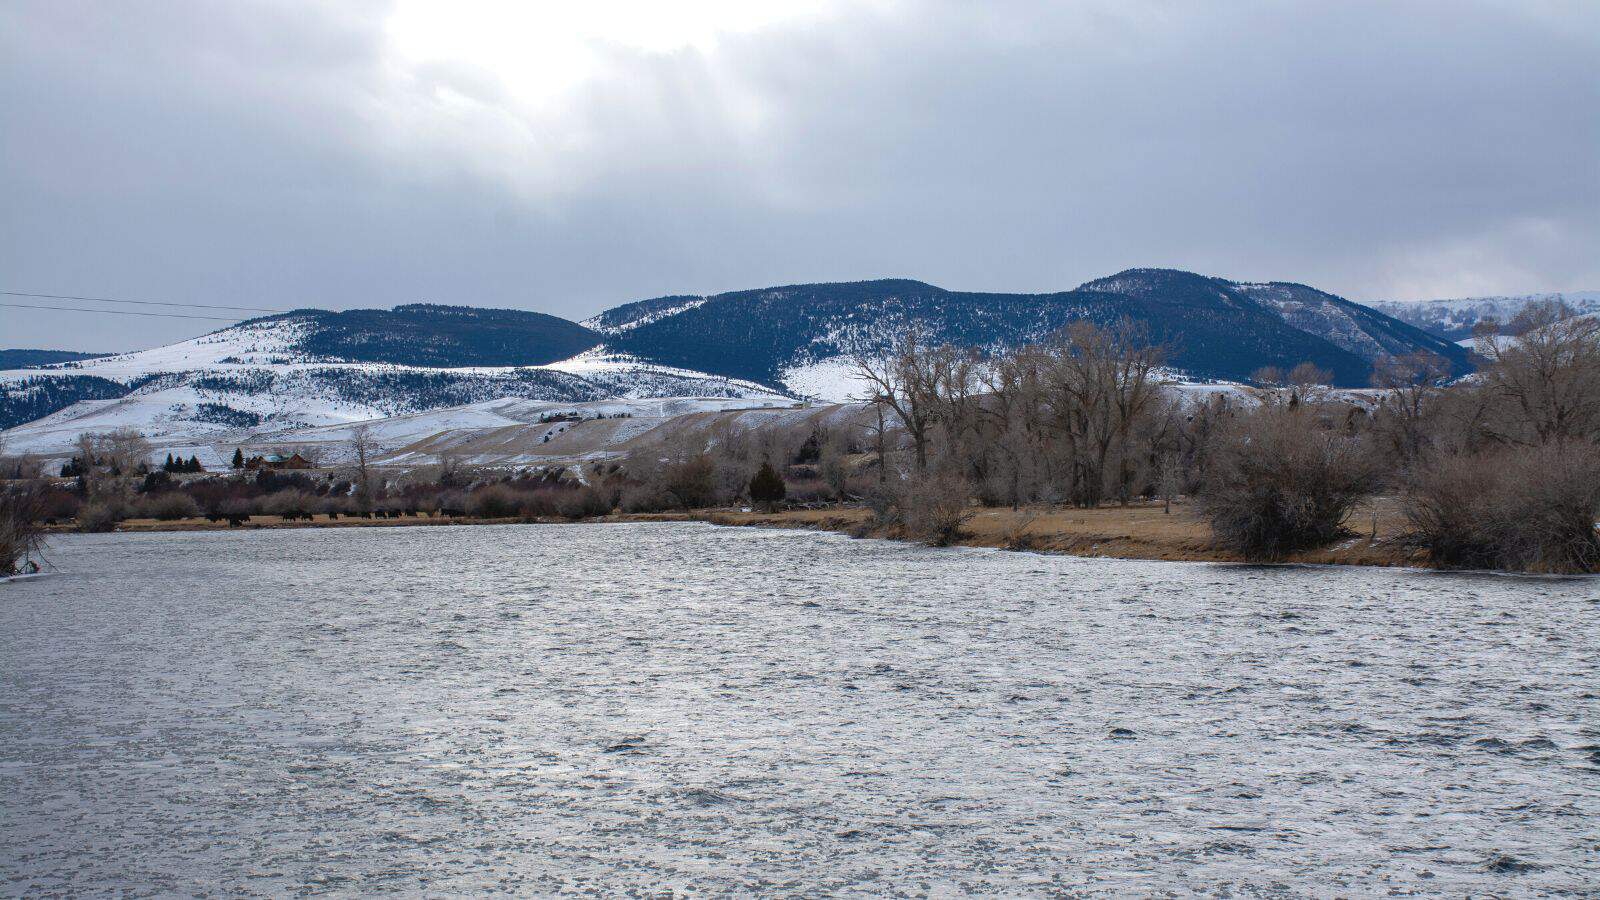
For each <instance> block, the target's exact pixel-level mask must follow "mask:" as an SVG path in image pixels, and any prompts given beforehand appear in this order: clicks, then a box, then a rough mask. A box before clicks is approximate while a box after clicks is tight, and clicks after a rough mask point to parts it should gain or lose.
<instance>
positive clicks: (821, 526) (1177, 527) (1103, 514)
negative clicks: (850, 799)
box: [50, 500, 1425, 566]
mask: <svg viewBox="0 0 1600 900" xmlns="http://www.w3.org/2000/svg"><path fill="white" fill-rule="evenodd" d="M519 521H521V520H519V519H469V518H451V517H448V516H438V517H417V516H407V517H404V518H395V519H352V518H339V519H332V520H330V519H328V518H327V517H326V516H320V515H319V516H317V517H316V518H315V519H313V520H312V521H310V522H306V521H302V520H294V521H286V520H283V519H280V518H278V517H276V516H256V517H254V518H252V519H251V520H250V521H249V522H247V523H245V524H244V525H242V526H240V527H241V528H244V529H260V528H385V527H395V526H418V525H438V526H456V525H484V524H507V523H515V522H519ZM551 521H563V520H551ZM586 521H587V522H590V523H596V524H604V523H608V522H709V523H711V524H714V525H726V526H742V527H760V528H799V529H809V530H817V531H837V532H842V533H845V534H851V535H855V536H857V537H876V538H889V539H895V538H899V537H902V536H901V535H899V534H897V533H896V532H895V531H894V530H892V529H883V528H878V527H875V526H874V525H873V524H872V514H871V512H870V511H869V510H867V509H864V508H860V507H851V506H841V507H831V508H827V509H794V510H783V511H780V512H775V513H765V512H756V511H748V512H747V511H744V510H741V509H706V510H694V511H689V512H677V513H639V514H619V515H612V516H605V517H603V518H598V519H589V520H586ZM1403 525H1404V521H1403V519H1402V518H1401V517H1400V514H1399V511H1398V509H1396V508H1395V506H1394V504H1392V503H1390V502H1386V501H1384V500H1378V501H1375V502H1373V503H1372V504H1370V505H1369V506H1368V507H1366V508H1363V509H1361V510H1358V511H1357V514H1356V515H1355V516H1353V517H1352V519H1351V522H1350V527H1351V529H1352V530H1353V531H1358V532H1360V534H1359V535H1357V536H1352V537H1350V538H1347V539H1346V540H1344V541H1341V542H1339V543H1338V544H1336V545H1334V546H1332V547H1327V548H1324V549H1322V550H1315V551H1312V552H1309V553H1302V554H1297V555H1295V556H1293V557H1291V558H1290V559H1288V560H1286V561H1287V562H1296V563H1321V564H1340V565H1359V566H1400V565H1424V564H1425V561H1424V560H1423V559H1422V557H1421V555H1420V554H1418V553H1417V552H1416V551H1413V550H1411V549H1409V548H1406V547H1404V546H1402V545H1401V542H1400V541H1399V536H1400V534H1401V530H1402V528H1403ZM228 527H229V526H228V524H227V523H226V522H208V521H206V520H205V519H180V520H177V521H167V522H162V521H157V520H155V519H129V520H127V521H124V522H122V523H121V524H120V525H119V526H118V528H117V530H118V531H124V532H133V531H223V530H227V529H228ZM50 530H51V531H53V532H57V533H61V532H71V531H74V530H75V529H74V528H73V527H72V526H70V525H57V526H54V527H53V528H51V529H50ZM955 544H956V545H958V546H966V547H998V548H1004V549H1011V550H1029V551H1034V552H1040V553H1063V554H1069V555H1073V556H1090V557H1112V558H1120V559H1165V560H1201V561H1210V562H1238V561H1241V560H1240V558H1239V557H1238V556H1237V555H1236V554H1233V553H1230V552H1227V551H1224V550H1221V549H1218V548H1216V547H1214V546H1213V545H1212V541H1211V530H1210V528H1209V527H1208V526H1207V525H1206V524H1205V523H1204V522H1203V521H1201V520H1200V519H1199V518H1198V517H1197V516H1195V514H1194V513H1193V511H1192V510H1191V509H1190V508H1188V507H1186V506H1183V505H1174V506H1173V507H1172V511H1171V512H1170V513H1167V512H1164V511H1163V508H1162V506H1161V505H1160V504H1148V505H1135V506H1129V507H1103V508H1101V509H1093V510H1078V509H1023V510H1016V511H1014V510H1011V509H1006V508H983V509H975V510H974V511H973V515H972V518H971V519H969V520H968V521H967V523H966V525H965V526H964V527H963V529H962V536H961V538H960V539H959V540H957V541H956V542H955Z"/></svg>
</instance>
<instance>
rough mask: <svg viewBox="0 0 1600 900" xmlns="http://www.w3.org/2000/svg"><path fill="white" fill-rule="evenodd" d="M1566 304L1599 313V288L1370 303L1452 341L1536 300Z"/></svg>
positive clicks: (1508, 316)
mask: <svg viewBox="0 0 1600 900" xmlns="http://www.w3.org/2000/svg"><path fill="white" fill-rule="evenodd" d="M1547 301H1554V302H1557V303H1563V304H1565V305H1566V306H1568V307H1569V308H1571V309H1572V310H1573V311H1574V312H1576V313H1579V314H1583V315H1597V314H1600V291H1567V292H1564V293H1552V294H1521V295H1517V296H1504V297H1461V298H1458V299H1453V300H1376V301H1373V302H1372V303H1368V304H1367V305H1368V306H1370V307H1372V308H1373V309H1376V310H1378V311H1379V312H1381V313H1383V314H1384V315H1387V316H1393V317H1394V318H1396V319H1399V320H1400V321H1402V322H1407V323H1410V324H1412V325H1415V326H1417V327H1418V328H1421V329H1422V330H1424V331H1427V332H1428V333H1430V334H1434V335H1437V336H1438V337H1441V338H1444V339H1445V340H1450V341H1466V340H1468V339H1470V338H1471V337H1472V328H1473V326H1475V325H1477V324H1478V323H1479V322H1481V321H1483V320H1484V319H1494V320H1495V321H1496V322H1500V323H1502V324H1504V323H1507V322H1510V321H1511V320H1512V319H1515V318H1516V317H1517V314H1518V313H1520V312H1522V311H1523V310H1524V309H1527V308H1528V306H1530V305H1531V304H1534V303H1541V302H1547Z"/></svg>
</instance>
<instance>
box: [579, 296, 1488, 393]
mask: <svg viewBox="0 0 1600 900" xmlns="http://www.w3.org/2000/svg"><path fill="white" fill-rule="evenodd" d="M1124 317H1127V318H1130V319H1133V320H1134V321H1137V322H1142V323H1144V324H1145V325H1146V326H1147V327H1148V328H1149V330H1150V334H1151V336H1152V337H1153V338H1154V339H1155V340H1157V341H1160V342H1163V343H1166V344H1168V345H1170V346H1171V347H1172V348H1173V355H1172V363H1173V365H1174V366H1176V367H1178V368H1180V369H1183V370H1185V371H1187V372H1190V373H1192V374H1194V375H1197V376H1201V377H1209V378H1220V379H1235V380H1242V379H1245V378H1248V377H1249V375H1250V373H1251V372H1253V371H1255V370H1256V369H1258V368H1260V367H1262V366H1267V365H1276V366H1280V367H1284V368H1289V367H1292V366H1294V365H1296V364H1298V363H1300V362H1312V363H1316V364H1317V365H1319V366H1322V367H1323V368H1325V369H1328V370H1329V371H1331V372H1333V374H1334V377H1335V380H1336V383H1338V384H1340V385H1346V386H1358V385H1365V384H1366V383H1367V379H1368V376H1369V374H1370V373H1371V369H1372V361H1373V360H1374V359H1376V358H1378V357H1379V356H1381V355H1383V354H1386V353H1406V352H1411V351H1413V350H1419V349H1420V350H1427V351H1429V352H1432V353H1436V354H1438V355H1441V356H1443V357H1446V358H1447V359H1449V360H1450V361H1451V364H1452V366H1453V367H1454V368H1455V369H1456V370H1457V371H1465V370H1466V369H1467V367H1468V364H1467V357H1466V353H1465V351H1463V350H1462V349H1461V348H1460V347H1456V346H1454V345H1452V344H1450V343H1449V342H1446V341H1443V340H1440V339H1438V338H1436V337H1433V336H1431V335H1428V334H1426V333H1424V332H1422V331H1421V330H1419V329H1417V328H1414V327H1412V326H1409V325H1406V324H1404V323H1402V322H1398V321H1395V320H1394V319H1391V318H1389V317H1387V316H1384V315H1382V314H1380V313H1377V312H1375V311H1373V310H1370V309H1367V308H1366V307H1363V306H1360V305H1358V304H1355V303H1351V302H1350V301H1348V300H1344V299H1341V298H1339V297H1335V296H1333V295H1331V294H1327V293H1324V292H1321V291H1317V290H1315V289H1313V288H1309V287H1305V286H1304V285H1297V284H1287V283H1277V282H1274V283H1269V284H1241V283H1235V282H1230V281H1225V280H1223V279H1219V278H1208V277H1205V276H1202V275H1195V274H1193V273H1190V272H1180V271H1175V270H1170V269H1130V270H1128V271H1126V272H1121V273H1118V274H1116V275H1113V276H1110V277H1108V278H1102V279H1098V280H1095V281H1091V282H1089V283H1087V284H1085V285H1083V286H1082V287H1079V288H1078V289H1076V290H1072V291H1064V292H1060V293H1054V294H995V293H974V292H966V291H948V290H945V289H943V288H938V287H934V286H933V285H930V284H925V283H923V282H920V281H908V280H882V281H863V282H851V283H842V284H806V285H790V286H787V287H777V288H767V289H763V290H755V291H739V292H735V293H729V294H718V295H716V296H712V297H664V298H660V299H658V300H652V301H643V302H640V303H633V304H628V305H627V306H622V307H617V308H616V309H613V310H609V311H607V312H606V313H602V314H601V315H599V316H596V317H595V318H593V319H590V320H589V324H590V325H591V326H593V327H595V328H596V329H597V330H600V331H603V332H606V333H607V337H606V344H607V346H608V347H609V348H611V349H614V350H618V351H622V352H625V353H629V354H632V355H635V356H638V357H641V358H644V359H650V360H653V361H656V362H660V363H663V364H666V365H672V366H678V367H682V368H687V369H695V370H700V371H707V372H716V373H718V374H723V375H728V376H731V377H736V378H743V379H748V380H752V381H758V382H762V383H768V384H772V383H779V382H782V381H783V380H784V379H785V373H787V372H790V371H792V370H794V369H797V368H803V367H806V366H809V365H813V364H816V363H819V362H823V361H826V360H828V359H832V358H837V357H840V356H848V355H852V354H855V353H859V352H866V353H873V352H878V351H882V350H884V349H886V348H887V347H889V346H890V345H892V343H893V342H894V341H895V340H896V339H897V338H898V337H899V336H900V335H902V334H904V333H905V332H906V330H907V329H908V328H909V327H910V326H911V325H912V323H916V325H917V327H918V328H920V329H921V330H923V331H924V332H925V333H926V334H927V337H928V339H930V340H934V341H939V342H949V343H954V344H960V345H972V346H978V347H982V348H985V349H987V350H991V351H994V350H1003V349H1005V348H1010V347H1017V346H1020V345H1023V344H1026V343H1028V342H1031V341H1037V340H1040V339H1042V338H1044V337H1046V336H1047V335H1049V334H1050V333H1051V332H1054V331H1056V330H1058V329H1060V328H1062V327H1063V326H1065V325H1067V324H1069V323H1071V322H1074V321H1079V320H1088V321H1091V322H1095V323H1099V324H1109V323H1112V322H1115V321H1117V320H1118V319H1121V318H1124Z"/></svg>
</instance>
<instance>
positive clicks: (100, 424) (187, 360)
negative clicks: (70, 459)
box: [0, 318, 793, 458]
mask: <svg viewBox="0 0 1600 900" xmlns="http://www.w3.org/2000/svg"><path fill="white" fill-rule="evenodd" d="M307 327H308V323H307V322H306V321H305V320H303V319H294V318H289V319H277V320H272V321H268V322H257V323H250V324H246V325H239V326H234V327H231V328H227V329H223V330H222V331H219V332H216V333H214V334H210V335H205V336H202V337H198V338H194V339H192V340H187V341H181V342H179V343H176V344H172V345H170V346H166V347H158V348H155V349H152V350H145V351H139V352H136V353H124V354H119V355H117V356H110V357H104V358H100V359H94V360H85V361H82V362H76V363H67V364H61V365H56V366H47V367H40V368H30V369H14V370H9V371H0V388H4V387H5V386H6V385H12V386H15V385H16V384H17V383H18V382H22V381H25V380H28V379H34V378H40V377H47V378H70V377H74V376H95V377H99V378H105V379H109V380H112V381H118V382H121V383H123V384H133V383H135V382H137V381H139V380H141V379H149V378H150V377H151V376H160V377H157V378H155V379H154V380H153V381H148V382H147V383H143V384H140V385H139V386H137V387H136V388H135V389H134V390H133V391H132V392H131V393H129V394H128V395H127V396H124V397H122V398H119V399H115V400H85V401H81V402H79V403H77V404H74V405H72V406H70V407H67V408H66V409H62V410H58V411H56V412H54V413H52V414H50V415H48V416H45V417H44V418H42V419H38V420H36V421H33V422H29V423H26V424H23V425H20V426H17V427H15V428H12V429H10V430H8V431H6V432H4V436H5V441H6V446H7V449H8V452H12V453H31V454H37V455H43V456H46V457H51V458H65V457H66V456H67V455H68V454H70V451H71V447H72V445H73V443H74V442H75V441H76V439H77V437H78V435H80V434H82V433H83V432H86V431H109V430H112V429H115V428H123V427H127V428H136V429H138V430H139V431H141V432H143V433H144V434H145V435H146V437H147V438H148V439H149V440H150V441H151V442H152V444H153V445H155V446H156V448H157V449H158V450H159V451H160V452H161V454H162V455H164V453H165V452H166V450H167V449H169V448H177V447H180V446H181V447H190V446H197V445H207V444H215V445H220V444H223V443H229V444H239V443H246V442H249V443H252V444H260V443H263V442H267V441H270V440H273V439H276V438H277V437H278V436H280V435H284V436H287V435H288V434H289V433H290V432H295V431H299V430H303V429H307V428H317V427H323V426H334V427H338V426H343V425H347V424H349V423H353V422H359V421H365V420H375V419H383V420H384V421H385V422H392V423H404V422H414V423H417V424H416V426H415V428H412V427H410V426H407V425H404V424H396V425H392V426H385V427H394V428H400V429H402V430H403V431H404V433H405V434H406V435H410V436H411V438H410V439H411V440H415V439H416V436H417V435H418V434H420V429H425V428H429V427H431V428H432V429H433V431H431V432H428V433H430V434H431V433H437V432H439V431H447V430H451V429H456V428H473V427H477V428H482V427H495V426H500V425H506V424H516V423H517V422H518V421H531V420H532V419H525V420H517V419H510V420H506V421H492V420H490V419H485V418H483V416H484V415H487V414H488V413H486V412H485V410H489V409H493V408H498V407H495V404H497V403H510V404H513V405H515V404H519V403H520V404H536V407H535V408H537V409H546V408H553V407H556V406H565V407H567V408H572V407H573V404H572V403H571V402H565V403H563V402H562V398H563V397H568V398H590V397H594V396H597V395H598V396H610V397H614V398H616V400H615V401H602V402H601V403H600V404H598V405H595V404H584V403H579V404H577V405H578V406H592V407H593V409H592V411H591V412H590V415H591V416H592V415H594V414H596V412H598V411H599V410H600V409H602V408H607V407H606V404H607V403H611V407H610V408H607V409H608V413H607V414H616V413H622V412H626V413H630V414H634V415H650V416H653V417H659V416H663V415H673V414H677V412H675V410H686V409H691V408H692V409H696V410H703V409H708V408H713V407H717V406H718V404H725V405H729V406H735V407H737V406H750V405H788V404H790V403H792V402H793V401H792V400H791V399H790V398H788V397H785V396H783V395H781V394H779V393H777V392H775V391H773V390H772V389H771V388H768V387H765V386H763V385H759V384H755V383H753V382H748V381H740V380H737V379H729V378H722V377H718V376H712V375H707V374H705V373H702V372H695V371H690V370H687V369H679V368H673V367H670V366H659V365H653V364H649V363H645V362H642V361H640V360H638V359H636V358H632V357H628V356H624V355H619V354H613V353H607V352H605V351H604V350H599V349H597V350H593V351H589V352H586V353H582V354H579V355H578V356H575V357H572V358H571V359H567V360H562V361H559V362H555V363H550V364H548V365H543V366H527V367H490V366H471V367H455V368H429V367H420V366H401V365H391V364H386V363H364V362H343V361H338V360H332V361H325V360H317V359H313V358H309V357H306V356H305V355H303V354H301V353H300V352H299V351H298V349H297V348H298V346H299V345H300V341H301V339H302V337H303V333H304V331H305V329H306V328H307ZM417 376H424V377H425V378H426V379H432V380H436V379H438V378H439V377H445V378H446V379H449V378H450V377H452V376H453V377H454V378H455V380H454V381H449V382H448V383H449V384H453V385H456V386H458V387H459V390H456V391H455V395H456V397H467V398H470V397H474V396H479V397H486V398H489V399H488V400H487V403H488V405H487V406H485V405H484V404H468V405H466V406H462V407H452V408H450V409H446V410H434V411H432V412H427V413H420V412H417V411H416V410H417V407H418V406H419V405H422V404H421V403H420V402H419V400H418V397H417V395H415V394H413V393H410V392H409V389H408V387H407V386H406V385H408V384H415V383H416V382H415V378H416V377H417ZM535 376H537V377H535ZM408 379H410V380H408ZM424 383H430V384H431V383H435V382H434V381H425V382H424ZM341 388H343V389H341ZM502 392H503V398H502V399H493V398H494V395H495V394H496V393H502ZM444 393H445V394H446V395H448V394H449V393H450V392H449V391H445V392H444ZM697 395H711V396H710V397H701V396H697ZM530 396H531V397H538V398H543V399H539V400H532V399H518V398H527V397H530ZM685 397H688V398H690V399H684V398H685ZM656 398H666V399H656ZM207 404H214V405H215V406H219V407H227V408H228V409H229V410H233V411H236V412H237V413H240V414H244V417H245V418H246V419H248V417H250V416H254V417H259V423H258V424H255V425H241V424H240V423H239V421H229V417H228V416H226V415H221V414H219V411H218V410H217V409H213V408H209V407H208V406H207ZM634 404H642V405H634ZM719 408H720V407H719ZM461 410H468V411H469V412H461ZM472 411H475V412H472ZM221 412H222V413H226V412H227V411H226V410H223V411H221ZM397 413H403V414H400V415H397ZM453 415H467V416H469V417H470V416H474V415H476V416H478V418H476V419H472V420H471V421H466V420H461V421H455V420H450V419H449V417H450V416H453ZM537 415H538V413H537V412H535V413H534V414H533V419H536V418H537ZM234 418H235V419H237V418H238V417H234Z"/></svg>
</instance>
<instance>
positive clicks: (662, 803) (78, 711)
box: [0, 524, 1600, 896]
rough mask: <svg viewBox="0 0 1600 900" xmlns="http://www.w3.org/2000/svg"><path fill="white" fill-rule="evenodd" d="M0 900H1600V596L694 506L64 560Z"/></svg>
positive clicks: (143, 545) (149, 546)
mask: <svg viewBox="0 0 1600 900" xmlns="http://www.w3.org/2000/svg"><path fill="white" fill-rule="evenodd" d="M52 543H53V550H52V551H51V558H52V561H53V562H54V563H55V565H56V566H57V567H58V568H59V570H60V574H57V575H53V576H50V577H46V578H43V579H38V580H35V581H25V582H18V583H13V584H9V585H0V691H3V693H0V893H4V894H41V893H51V892H68V893H83V892H101V891H113V890H115V891H128V892H133V893H161V894H167V893H178V892H182V893H226V894H270V895H282V894H287V893H296V892H330V893H353V892H362V893H370V892H391V891H392V892H400V893H408V894H415V893H428V894H441V893H460V892H483V891H497V890H500V891H512V892H516V893H521V894H552V893H561V892H575V893H576V892H593V893H602V894H607V895H611V894H621V893H635V894H653V893H666V892H675V893H677V894H684V893H689V894H697V895H698V894H721V893H734V894H741V895H750V894H759V895H793V896H815V895H817V894H822V893H837V894H853V895H870V896H883V895H894V894H906V895H924V894H936V895H953V894H969V893H1011V894H1055V893H1088V894H1108V895H1110V894H1115V895H1130V894H1132V895H1147V894H1163V893H1175V894H1188V893H1192V892H1207V893H1211V892H1218V893H1227V892H1231V893H1233V894H1236V895H1237V894H1246V895H1252V896H1259V895H1279V894H1285V895H1287V894H1296V895H1298V894H1306V893H1311V894H1318V895H1343V896H1349V895H1366V894H1375V893H1387V892H1391V891H1398V892H1417V893H1441V894H1450V895H1462V894H1468V893H1478V894H1482V893H1496V894H1538V893H1572V894H1583V893H1589V894H1590V895H1592V894H1593V892H1594V891H1596V890H1597V886H1600V825H1597V823H1600V602H1597V598H1600V582H1597V581H1594V580H1576V579H1575V580H1553V579H1532V578H1514V577H1501V576H1487V575H1477V576H1467V575H1442V574H1434V573H1426V572H1416V571H1394V570H1387V571H1386V570H1362V569H1340V568H1254V567H1244V566H1219V565H1208V564H1197V563H1162V562H1135V561H1115V560H1087V559H1076V558H1070V557H1052V556H1040V555H1033V554H1013V553H1004V552H998V551H983V550H930V549H925V548H919V547H914V546H909V545H902V544H894V543H887V542H878V541H852V540H850V539H848V538H846V537H843V536H840V535H833V534H813V533H806V532H785V531H763V530H755V529H719V528H714V527H712V526H706V525H697V524H626V525H572V526H484V527H471V528H449V527H418V528H385V529H358V528H350V529H338V530H292V531H237V532H210V533H201V534H112V535H83V536H78V535H74V536H66V537H61V538H58V539H55V540H54V541H53V542H52Z"/></svg>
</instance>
